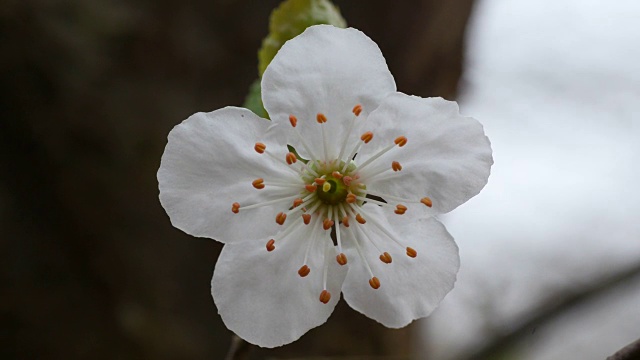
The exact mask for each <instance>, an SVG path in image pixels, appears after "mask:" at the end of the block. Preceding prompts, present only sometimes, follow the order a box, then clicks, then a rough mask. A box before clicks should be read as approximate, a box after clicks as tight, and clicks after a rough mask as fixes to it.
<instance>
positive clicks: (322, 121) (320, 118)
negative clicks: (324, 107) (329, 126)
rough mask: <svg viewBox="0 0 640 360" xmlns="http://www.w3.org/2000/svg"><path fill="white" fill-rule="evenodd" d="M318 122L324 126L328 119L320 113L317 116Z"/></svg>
mask: <svg viewBox="0 0 640 360" xmlns="http://www.w3.org/2000/svg"><path fill="white" fill-rule="evenodd" d="M316 120H317V121H318V124H324V123H326V122H327V117H326V116H324V114H323V113H318V115H317V116H316Z"/></svg>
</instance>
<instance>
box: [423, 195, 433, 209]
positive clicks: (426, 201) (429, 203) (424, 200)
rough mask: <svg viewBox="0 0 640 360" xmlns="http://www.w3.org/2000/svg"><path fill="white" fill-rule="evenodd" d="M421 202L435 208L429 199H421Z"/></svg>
mask: <svg viewBox="0 0 640 360" xmlns="http://www.w3.org/2000/svg"><path fill="white" fill-rule="evenodd" d="M420 202H421V203H423V204H425V205H427V206H428V207H432V206H433V202H432V201H431V199H429V198H428V197H423V198H422V199H420Z"/></svg>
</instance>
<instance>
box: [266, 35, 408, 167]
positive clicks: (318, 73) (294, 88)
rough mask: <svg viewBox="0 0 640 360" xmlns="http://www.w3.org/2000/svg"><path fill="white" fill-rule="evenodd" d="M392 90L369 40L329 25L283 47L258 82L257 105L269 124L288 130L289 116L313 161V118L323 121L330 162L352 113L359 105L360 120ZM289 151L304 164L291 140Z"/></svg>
mask: <svg viewBox="0 0 640 360" xmlns="http://www.w3.org/2000/svg"><path fill="white" fill-rule="evenodd" d="M395 89H396V87H395V82H394V80H393V76H392V75H391V73H390V72H389V69H388V67H387V64H386V62H385V60H384V57H383V56H382V53H381V52H380V49H379V48H378V46H377V45H376V44H375V43H374V42H373V41H372V40H371V39H370V38H368V37H367V36H366V35H365V34H363V33H362V32H360V31H358V30H356V29H352V28H349V29H340V28H336V27H333V26H330V25H317V26H312V27H309V28H307V29H306V30H305V31H304V32H303V33H302V34H301V35H299V36H297V37H295V38H294V39H292V40H289V41H288V42H287V43H285V44H284V46H283V47H282V48H281V49H280V51H279V52H278V54H277V55H276V56H275V58H274V59H273V61H272V62H271V63H270V64H269V66H268V67H267V69H266V71H265V73H264V75H263V77H262V100H263V102H264V106H265V109H266V110H267V112H268V113H269V116H270V117H271V119H272V120H273V121H274V122H275V123H278V124H285V125H286V126H289V115H295V116H296V117H297V118H298V128H299V129H300V131H301V133H302V136H303V137H304V138H305V140H306V141H307V143H308V144H309V147H310V150H311V151H312V152H314V154H315V156H316V157H318V158H324V155H323V154H324V148H323V142H322V135H321V127H320V126H321V125H319V124H318V123H317V122H316V116H317V114H318V113H323V114H324V115H326V117H327V119H328V121H327V123H325V124H324V125H322V126H324V127H325V131H326V135H327V136H326V138H327V141H328V145H329V146H328V153H329V157H335V156H337V155H338V152H339V147H340V144H341V143H342V140H343V137H344V136H345V127H347V126H348V124H349V121H351V119H352V118H353V113H352V109H353V107H354V106H355V105H358V104H361V105H362V107H363V113H362V115H361V118H364V117H366V115H367V114H368V113H369V112H371V111H373V109H375V108H376V107H377V106H378V104H379V102H380V101H381V100H382V99H383V98H384V97H385V96H386V95H388V94H389V93H392V92H394V91H395ZM289 127H290V126H289ZM358 136H359V135H358ZM293 145H294V146H295V147H296V149H298V150H299V152H300V153H301V155H303V156H305V157H306V158H309V154H308V153H307V151H306V150H305V149H304V147H302V146H301V145H300V143H299V142H298V140H297V139H296V140H295V141H294V144H293Z"/></svg>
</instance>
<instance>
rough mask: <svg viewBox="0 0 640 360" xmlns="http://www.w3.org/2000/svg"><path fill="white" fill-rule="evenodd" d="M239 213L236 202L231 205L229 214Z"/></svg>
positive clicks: (238, 206)
mask: <svg viewBox="0 0 640 360" xmlns="http://www.w3.org/2000/svg"><path fill="white" fill-rule="evenodd" d="M239 211H240V204H239V203H237V202H234V203H233V204H231V212H233V213H234V214H237V213H238V212H239Z"/></svg>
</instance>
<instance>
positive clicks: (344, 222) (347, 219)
mask: <svg viewBox="0 0 640 360" xmlns="http://www.w3.org/2000/svg"><path fill="white" fill-rule="evenodd" d="M342 225H344V227H349V217H348V216H345V217H343V218H342Z"/></svg>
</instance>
